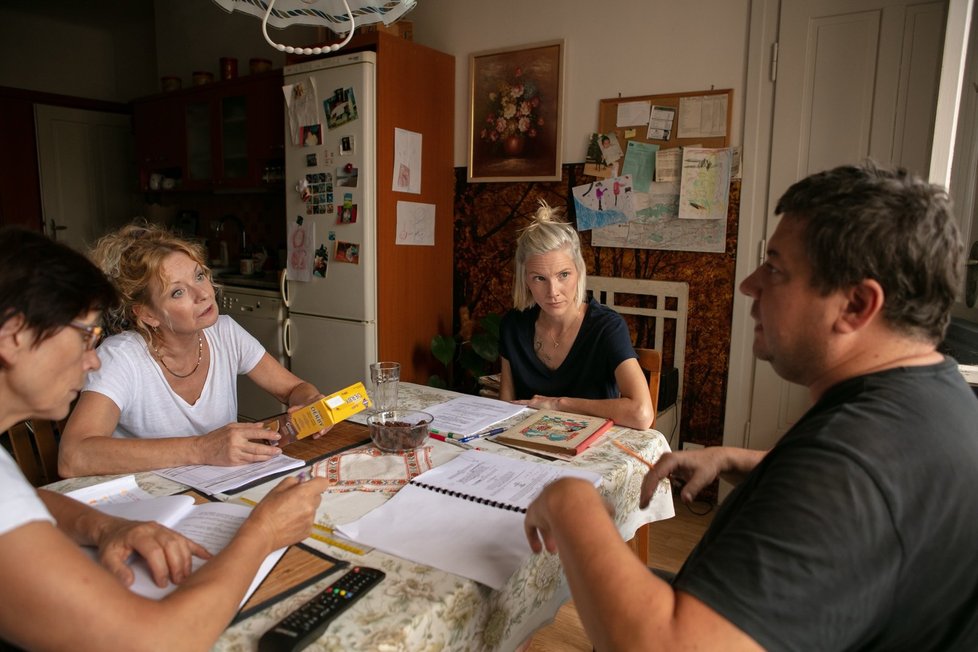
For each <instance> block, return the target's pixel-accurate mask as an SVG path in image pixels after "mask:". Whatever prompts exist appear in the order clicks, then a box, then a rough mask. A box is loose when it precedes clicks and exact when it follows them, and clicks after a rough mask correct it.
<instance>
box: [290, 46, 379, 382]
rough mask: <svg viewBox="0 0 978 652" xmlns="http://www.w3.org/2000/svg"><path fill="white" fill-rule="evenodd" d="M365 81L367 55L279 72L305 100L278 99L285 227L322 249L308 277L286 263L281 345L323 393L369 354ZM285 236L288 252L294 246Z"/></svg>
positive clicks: (361, 371)
mask: <svg viewBox="0 0 978 652" xmlns="http://www.w3.org/2000/svg"><path fill="white" fill-rule="evenodd" d="M375 79H376V55H375V53H373V52H358V53H353V54H347V55H342V56H337V57H331V58H329V59H320V60H317V61H309V62H303V63H299V64H294V65H290V66H286V67H285V69H284V88H283V91H284V93H285V95H286V98H290V93H294V91H295V88H296V85H301V86H302V87H303V93H304V95H303V97H304V98H305V99H304V100H303V101H304V102H305V103H304V104H303V102H297V101H295V99H294V98H291V102H290V100H287V102H286V120H285V179H286V189H285V193H286V202H285V206H286V221H287V227H288V225H294V224H296V223H297V222H298V219H297V218H300V217H301V218H302V222H303V223H304V224H305V225H306V230H305V234H306V236H310V234H311V238H312V240H313V247H312V249H314V250H315V252H316V253H317V255H319V254H322V253H323V252H325V254H326V264H325V269H323V268H322V266H321V265H320V266H318V267H317V266H316V265H315V264H313V268H314V270H315V271H314V273H313V274H312V275H311V277H310V278H309V280H296V278H297V277H302V276H304V275H303V274H302V273H301V272H299V271H298V270H296V269H291V268H290V269H289V273H288V278H289V280H287V282H286V283H285V284H284V286H283V295H284V296H283V298H284V300H285V302H286V305H287V306H288V311H289V316H288V320H287V321H286V324H285V342H286V349H287V352H288V354H289V356H290V357H291V368H292V371H293V373H295V374H296V375H297V376H299V377H300V378H302V379H304V380H307V381H309V382H311V383H313V384H314V385H316V386H317V387H318V388H319V390H320V391H321V392H323V393H324V394H329V393H331V392H334V391H336V390H339V389H342V388H344V387H347V386H348V385H350V384H352V383H354V382H357V381H363V380H364V379H366V378H368V377H369V375H368V365H369V364H370V363H371V362H374V361H376V360H377V355H378V345H377V340H378V336H377V263H378V261H377V260H376V256H377V210H376V203H377V200H376V183H377V173H376V124H375V120H376V110H375V102H376V82H375ZM313 88H314V92H313ZM310 94H312V97H311V100H312V102H311V104H312V106H310ZM311 111H314V112H315V117H314V118H312V117H311V116H312V113H311ZM327 111H330V114H329V115H327ZM313 119H314V120H315V122H314V123H313V124H301V123H304V122H309V121H310V120H313ZM293 130H297V135H298V141H299V142H298V143H296V136H295V135H294V132H293ZM310 226H311V227H313V228H312V229H310V228H309V227H310ZM288 234H289V237H290V242H289V250H288V255H289V258H290V259H291V258H292V256H293V255H294V254H296V252H297V250H298V249H300V248H301V247H296V246H295V245H296V241H291V238H292V236H293V235H294V233H293V232H292V231H288ZM302 242H303V243H304V244H305V247H306V253H308V251H310V248H309V247H308V243H307V242H306V241H305V240H303V241H302ZM320 257H321V256H320ZM298 262H299V263H300V264H303V265H304V266H308V264H309V260H308V259H303V260H299V261H298Z"/></svg>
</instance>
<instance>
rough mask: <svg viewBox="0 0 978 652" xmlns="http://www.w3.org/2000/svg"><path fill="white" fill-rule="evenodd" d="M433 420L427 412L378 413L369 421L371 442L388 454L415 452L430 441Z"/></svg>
mask: <svg viewBox="0 0 978 652" xmlns="http://www.w3.org/2000/svg"><path fill="white" fill-rule="evenodd" d="M431 420H432V416H431V415H430V414H428V413H427V412H418V411H413V410H392V411H390V412H378V413H377V414H374V415H372V416H371V417H369V418H368V419H367V423H368V424H369V425H370V440H371V441H372V442H373V443H374V446H376V447H377V448H379V449H380V450H382V451H384V452H387V453H400V452H403V451H409V450H414V449H415V448H418V447H419V446H421V445H422V444H424V442H425V440H427V439H428V424H429V423H431Z"/></svg>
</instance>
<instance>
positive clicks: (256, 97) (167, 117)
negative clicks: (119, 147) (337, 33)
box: [133, 70, 285, 190]
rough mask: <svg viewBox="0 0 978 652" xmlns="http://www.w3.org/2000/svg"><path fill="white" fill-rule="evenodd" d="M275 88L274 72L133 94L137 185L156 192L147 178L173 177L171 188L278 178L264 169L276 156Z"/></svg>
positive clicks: (258, 183)
mask: <svg viewBox="0 0 978 652" xmlns="http://www.w3.org/2000/svg"><path fill="white" fill-rule="evenodd" d="M281 88H282V74H281V71H280V70H279V71H271V72H269V73H261V74H258V75H250V76H248V77H243V78H239V79H235V80H231V81H227V82H217V83H212V84H208V85H206V86H199V87H194V88H192V89H187V90H185V91H177V92H174V93H167V94H165V95H162V96H154V97H151V98H146V99H144V100H137V101H136V102H135V103H134V106H133V119H134V122H135V125H136V130H135V132H136V149H137V158H138V160H139V163H140V167H141V169H140V178H141V183H142V189H143V190H157V188H156V187H154V184H153V183H152V182H151V181H152V179H153V178H154V176H155V177H156V178H157V179H158V178H159V177H160V176H162V177H168V178H172V179H174V183H173V184H170V186H171V188H172V189H174V190H180V189H183V190H219V189H224V188H226V189H241V188H260V187H269V186H271V185H274V183H275V182H277V183H279V184H280V183H281V179H280V178H279V179H275V180H274V181H273V180H271V179H273V177H270V175H269V170H274V169H281V161H282V159H283V156H284V145H283V138H284V136H283V133H284V128H283V121H284V119H285V111H284V106H283V104H284V100H283V96H282V90H281ZM164 106H165V107H166V108H165V109H164V108H163V107H164ZM164 133H165V134H167V135H166V136H164V135H163V134H164ZM164 161H165V167H164V166H163V162H164Z"/></svg>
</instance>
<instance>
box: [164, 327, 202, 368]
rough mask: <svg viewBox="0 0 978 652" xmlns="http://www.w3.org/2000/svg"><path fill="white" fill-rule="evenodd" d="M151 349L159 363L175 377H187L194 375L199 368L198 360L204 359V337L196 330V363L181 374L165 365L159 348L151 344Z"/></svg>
mask: <svg viewBox="0 0 978 652" xmlns="http://www.w3.org/2000/svg"><path fill="white" fill-rule="evenodd" d="M153 351H155V352H156V357H157V358H159V360H160V364H161V365H163V368H164V369H166V370H167V371H169V372H170V373H171V374H173V375H174V376H176V377H177V378H189V377H190V376H193V375H194V372H196V371H197V370H198V369H200V361H201V360H203V359H204V338H203V337H202V336H201V334H200V331H197V364H195V365H194V368H193V369H191V370H190V371H188V372H187V373H185V374H183V375H180V374H178V373H177V372H175V371H173V369H170V368H169V367H168V366H166V361H165V360H164V359H163V354H162V353H160V350H159V349H158V348H156V345H155V344H154V345H153Z"/></svg>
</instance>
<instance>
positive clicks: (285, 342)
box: [282, 317, 292, 358]
mask: <svg viewBox="0 0 978 652" xmlns="http://www.w3.org/2000/svg"><path fill="white" fill-rule="evenodd" d="M282 347H283V348H284V349H285V355H286V356H288V357H289V358H292V320H291V319H289V318H288V317H286V318H285V324H283V326H282Z"/></svg>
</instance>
